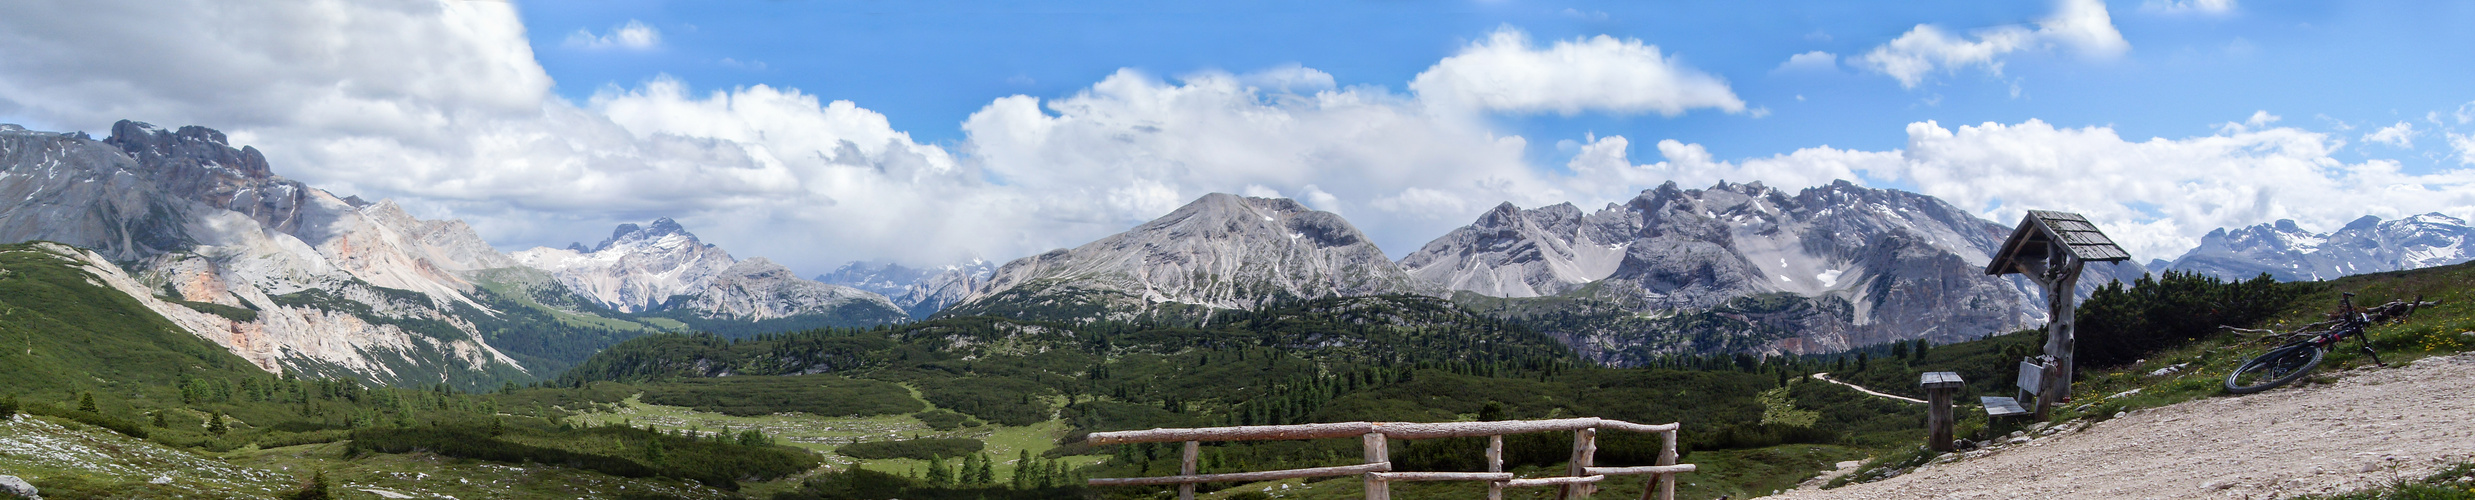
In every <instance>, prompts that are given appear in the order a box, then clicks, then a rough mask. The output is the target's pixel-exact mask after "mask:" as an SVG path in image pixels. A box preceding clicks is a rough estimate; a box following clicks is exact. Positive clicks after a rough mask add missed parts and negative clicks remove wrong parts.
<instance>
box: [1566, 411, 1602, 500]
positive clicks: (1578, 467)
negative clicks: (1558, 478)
mask: <svg viewBox="0 0 2475 500" xmlns="http://www.w3.org/2000/svg"><path fill="white" fill-rule="evenodd" d="M1597 456H1598V429H1597V428H1594V427H1583V428H1580V429H1574V430H1573V459H1572V462H1571V463H1569V464H1566V466H1565V470H1566V474H1565V475H1567V476H1572V477H1582V476H1588V475H1590V472H1589V470H1588V469H1589V468H1590V466H1591V465H1592V464H1591V463H1590V462H1591V460H1592V459H1593V458H1595V457H1597ZM1597 488H1598V485H1595V484H1587V483H1584V484H1567V485H1564V498H1566V499H1574V498H1590V493H1591V490H1594V489H1597Z"/></svg>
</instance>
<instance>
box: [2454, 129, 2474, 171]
mask: <svg viewBox="0 0 2475 500" xmlns="http://www.w3.org/2000/svg"><path fill="white" fill-rule="evenodd" d="M2449 149H2452V150H2456V151H2457V152H2458V163H2460V164H2464V165H2475V135H2471V134H2460V133H2456V132H2451V133H2449Z"/></svg>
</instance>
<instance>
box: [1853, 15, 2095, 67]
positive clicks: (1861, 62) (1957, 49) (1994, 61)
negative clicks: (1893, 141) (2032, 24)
mask: <svg viewBox="0 0 2475 500" xmlns="http://www.w3.org/2000/svg"><path fill="white" fill-rule="evenodd" d="M2057 45H2059V46H2063V47H2068V48H2070V49H2072V50H2074V51H2076V52H2079V53H2080V54H2081V55H2083V56H2087V57H2113V56H2116V55H2120V54H2122V53H2123V52H2126V51H2129V50H2131V43H2130V42H2128V41H2125V40H2123V34H2122V32H2120V31H2117V30H2115V29H2114V20H2113V17H2112V16H2111V15H2109V14H2107V13H2106V8H2105V3H2104V2H2101V1H2099V0H2063V1H2062V2H2060V3H2059V4H2058V5H2057V8H2056V9H2055V12H2054V15H2053V16H2052V17H2048V18H2046V19H2044V20H2040V21H2037V28H2036V29H2034V30H2031V29H2028V28H2026V27H2021V26H1999V27H1993V28H1986V29H1981V30H1977V31H1974V32H1971V33H1969V34H1968V35H1967V36H1961V35H1955V34H1952V33H1951V32H1949V31H1946V30H1944V29H1943V28H1940V27H1936V26H1933V25H1930V24H1920V25H1917V26H1916V28H1914V29H1911V30H1908V32H1907V33H1906V34H1902V35H1900V36H1899V38H1895V39H1892V40H1891V41H1890V43H1885V44H1882V45H1881V46H1879V47H1874V49H1873V50H1872V51H1869V52H1866V53H1865V54H1864V55H1861V56H1855V57H1852V58H1850V59H1849V64H1851V65H1854V66H1856V67H1859V68H1863V69H1866V70H1871V71H1874V72H1878V73H1882V74H1884V75H1889V76H1890V77H1891V78H1894V79H1898V80H1899V85H1900V86H1902V87H1907V88H1916V86H1917V85H1920V84H1923V83H1924V81H1925V77H1926V76H1927V75H1930V74H1932V73H1933V72H1934V71H1935V70H1937V69H1939V70H1942V71H1946V72H1952V73H1956V72H1958V71H1960V70H1962V69H1966V68H1970V67H1979V68H1984V69H1985V71H1986V72H1988V73H1992V74H1996V75H2000V74H2002V65H2003V59H2004V57H2005V56H2006V55H2008V54H2010V53H2012V52H2018V51H2022V50H2033V49H2043V48H2047V47H2051V46H2057Z"/></svg>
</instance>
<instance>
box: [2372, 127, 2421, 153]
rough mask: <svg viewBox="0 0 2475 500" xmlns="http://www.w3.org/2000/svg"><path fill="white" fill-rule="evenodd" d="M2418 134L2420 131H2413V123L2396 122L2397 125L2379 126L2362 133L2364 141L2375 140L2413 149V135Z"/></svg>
mask: <svg viewBox="0 0 2475 500" xmlns="http://www.w3.org/2000/svg"><path fill="white" fill-rule="evenodd" d="M2420 134H2421V132H2416V131H2415V124H2414V123H2410V122H2398V124H2397V125H2390V126H2387V127H2381V128H2380V130H2374V131H2372V133H2369V134H2363V140H2364V141H2365V142H2377V143H2381V144H2388V145H2390V146H2395V147H2400V148H2406V149H2415V136H2416V135H2420Z"/></svg>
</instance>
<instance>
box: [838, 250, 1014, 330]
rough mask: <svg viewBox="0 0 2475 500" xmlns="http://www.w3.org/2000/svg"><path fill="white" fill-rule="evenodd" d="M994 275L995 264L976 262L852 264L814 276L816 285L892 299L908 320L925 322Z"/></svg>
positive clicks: (977, 260) (976, 260) (975, 259)
mask: <svg viewBox="0 0 2475 500" xmlns="http://www.w3.org/2000/svg"><path fill="white" fill-rule="evenodd" d="M996 273H997V265H996V264H994V263H990V262H988V261H985V260H980V259H977V258H974V259H971V260H969V261H966V262H961V263H956V264H947V265H943V266H934V267H925V268H921V267H911V266H906V265H902V264H900V263H894V262H851V263H848V264H843V265H842V267H839V268H835V269H834V270H833V272H828V273H825V274H821V275H817V277H816V281H819V282H823V283H826V284H832V285H842V286H847V287H852V288H857V289H861V290H867V291H870V292H875V293H877V294H880V295H884V296H885V297H886V298H889V299H893V301H894V305H895V306H898V307H901V308H902V309H903V310H904V311H908V312H910V313H911V317H913V318H926V317H928V316H930V315H933V314H936V313H937V311H940V310H944V309H945V307H946V306H950V305H954V303H956V302H960V301H962V299H963V297H965V296H969V295H970V294H971V290H972V289H973V288H976V287H978V286H979V284H980V283H984V282H987V281H988V277H989V276H990V275H993V274H996Z"/></svg>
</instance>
